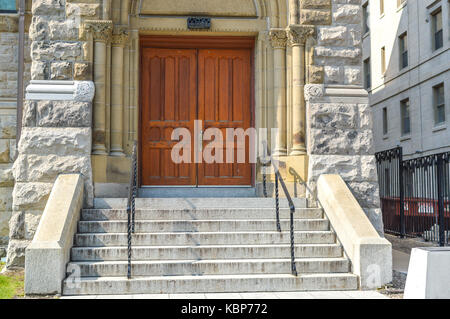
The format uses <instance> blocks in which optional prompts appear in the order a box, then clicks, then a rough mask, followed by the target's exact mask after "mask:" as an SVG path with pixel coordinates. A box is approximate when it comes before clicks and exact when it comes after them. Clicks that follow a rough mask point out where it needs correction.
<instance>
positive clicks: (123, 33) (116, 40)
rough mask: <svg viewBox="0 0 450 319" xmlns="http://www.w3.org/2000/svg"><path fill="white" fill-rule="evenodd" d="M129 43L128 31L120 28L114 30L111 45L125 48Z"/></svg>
mask: <svg viewBox="0 0 450 319" xmlns="http://www.w3.org/2000/svg"><path fill="white" fill-rule="evenodd" d="M127 41H128V29H126V28H124V27H119V28H116V29H114V30H113V33H112V39H111V44H113V45H116V46H124V45H125V44H126V43H127Z"/></svg>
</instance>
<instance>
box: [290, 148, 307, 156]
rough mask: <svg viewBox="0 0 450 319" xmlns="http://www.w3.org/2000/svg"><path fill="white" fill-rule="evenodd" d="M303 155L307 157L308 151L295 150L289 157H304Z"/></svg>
mask: <svg viewBox="0 0 450 319" xmlns="http://www.w3.org/2000/svg"><path fill="white" fill-rule="evenodd" d="M303 155H306V149H301V148H298V149H293V150H292V151H291V153H290V154H289V156H303Z"/></svg>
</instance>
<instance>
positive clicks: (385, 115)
mask: <svg viewBox="0 0 450 319" xmlns="http://www.w3.org/2000/svg"><path fill="white" fill-rule="evenodd" d="M387 133H388V113H387V108H386V107H384V108H383V135H387Z"/></svg>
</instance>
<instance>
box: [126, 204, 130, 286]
mask: <svg viewBox="0 0 450 319" xmlns="http://www.w3.org/2000/svg"><path fill="white" fill-rule="evenodd" d="M127 218H128V232H127V245H128V246H127V248H128V250H127V252H128V256H127V257H128V267H127V278H128V279H131V209H130V207H129V206H128V207H127Z"/></svg>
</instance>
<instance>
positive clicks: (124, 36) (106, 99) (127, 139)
mask: <svg viewBox="0 0 450 319" xmlns="http://www.w3.org/2000/svg"><path fill="white" fill-rule="evenodd" d="M144 2H145V1H131V3H130V4H129V3H128V1H122V3H121V7H120V8H116V9H120V15H118V14H108V13H105V12H103V19H102V20H89V19H85V20H84V21H83V22H82V24H81V28H80V36H81V39H83V40H84V41H86V43H87V45H88V47H89V52H90V53H91V54H90V59H91V61H90V63H91V65H92V66H93V70H94V71H93V75H92V77H93V80H94V83H95V85H96V96H95V99H94V111H93V112H94V123H93V152H92V159H93V176H94V183H95V190H96V195H97V196H114V195H121V196H123V195H124V194H125V193H124V192H125V190H126V183H127V182H128V169H129V164H128V158H127V157H125V156H126V155H129V154H130V152H131V145H132V142H133V141H134V140H137V139H138V131H139V130H138V125H139V119H138V116H139V113H138V110H139V87H140V86H139V65H140V64H139V61H140V60H139V59H140V57H139V51H140V50H139V39H140V36H141V35H177V36H182V35H190V36H192V35H198V36H252V37H255V39H256V46H255V60H254V65H255V74H254V77H255V88H254V91H255V111H256V115H255V126H256V128H257V129H258V128H268V129H269V132H270V128H278V129H279V130H280V134H279V135H278V137H277V138H276V139H275V140H274V144H275V145H272V148H273V149H274V150H275V152H274V153H275V155H276V156H281V157H287V158H288V159H287V161H288V162H289V163H296V165H295V168H296V170H297V171H298V173H299V174H300V175H301V176H302V177H303V178H304V179H305V180H306V178H307V156H306V153H307V151H306V143H305V142H306V131H305V128H306V124H305V120H306V118H305V114H306V109H305V101H304V96H303V87H304V85H305V83H306V82H307V80H306V68H305V65H306V64H307V63H308V62H307V61H311V59H309V58H307V56H308V55H307V54H306V52H307V51H308V50H310V49H311V48H310V47H307V43H309V44H311V43H313V39H312V37H313V36H314V35H315V27H314V26H312V25H300V24H299V21H300V16H299V14H298V12H299V8H298V6H299V2H298V1H290V5H291V6H293V9H288V8H287V7H286V1H281V0H277V1H273V0H270V1H267V0H258V1H253V0H250V1H244V2H245V3H243V5H242V8H243V10H248V8H250V7H251V6H252V5H253V6H254V8H255V11H254V12H253V13H252V12H251V10H250V11H243V12H240V13H239V12H234V13H229V12H227V8H224V9H222V11H223V12H222V13H221V12H216V13H214V14H216V15H219V16H220V15H222V17H220V18H217V19H215V18H214V15H213V16H212V28H211V29H210V30H208V31H191V30H189V29H188V28H187V23H186V18H187V17H185V16H182V15H181V14H180V15H178V13H177V12H174V13H172V14H168V15H167V16H162V15H159V14H158V15H157V14H149V15H148V14H142V12H141V11H142V10H146V9H145V3H144ZM156 2H158V3H160V1H156ZM181 2H182V5H181V7H183V6H184V7H186V6H187V7H189V6H191V7H192V3H194V2H193V1H181ZM247 2H249V3H247ZM143 3H144V4H143ZM166 3H167V8H166V9H164V8H163V10H166V11H167V12H171V11H170V10H175V11H176V9H174V8H172V7H173V5H171V4H170V1H166ZM230 5H231V4H230ZM197 6H198V7H196V6H195V5H194V7H192V8H191V10H192V12H199V11H200V8H201V7H200V4H198V5H197ZM222 7H223V6H222ZM113 9H114V8H113ZM155 10H156V9H155ZM230 10H231V9H230ZM236 10H238V9H236ZM109 12H112V13H113V12H114V10H110V11H109ZM288 12H294V13H295V14H291V15H290V16H288ZM144 13H145V12H144ZM308 39H310V40H309V41H308ZM107 65H111V67H110V68H108V67H107ZM118 78H120V79H123V80H122V81H121V80H117V79H118ZM319 78H320V77H319ZM322 78H323V77H322ZM105 79H106V81H105ZM127 83H129V85H127ZM314 83H316V82H314ZM119 114H121V115H123V116H119ZM268 138H269V140H270V136H269V137H268ZM292 157H296V158H295V159H292Z"/></svg>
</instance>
